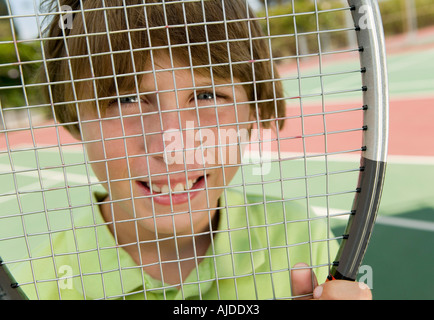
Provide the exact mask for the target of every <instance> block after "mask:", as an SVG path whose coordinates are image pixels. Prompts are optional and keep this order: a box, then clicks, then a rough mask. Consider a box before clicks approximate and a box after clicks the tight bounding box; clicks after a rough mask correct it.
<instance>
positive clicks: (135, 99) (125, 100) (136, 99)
mask: <svg viewBox="0 0 434 320" xmlns="http://www.w3.org/2000/svg"><path fill="white" fill-rule="evenodd" d="M139 101H140V99H139V97H137V96H131V97H123V98H119V102H120V103H121V104H129V103H139Z"/></svg>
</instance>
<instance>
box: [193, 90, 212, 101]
mask: <svg viewBox="0 0 434 320" xmlns="http://www.w3.org/2000/svg"><path fill="white" fill-rule="evenodd" d="M197 99H198V100H213V99H214V94H213V93H212V92H202V93H199V94H198V95H197Z"/></svg>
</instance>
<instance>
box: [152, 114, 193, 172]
mask: <svg viewBox="0 0 434 320" xmlns="http://www.w3.org/2000/svg"><path fill="white" fill-rule="evenodd" d="M195 124H196V121H195V116H194V115H192V114H191V113H189V112H188V111H185V110H184V111H181V109H170V110H168V109H163V108H162V112H161V113H160V114H159V117H158V120H156V121H155V123H152V124H150V125H151V126H152V127H153V130H151V131H152V132H149V130H146V139H145V143H146V151H147V153H148V154H151V156H152V157H154V158H156V159H158V160H160V161H164V162H165V163H166V164H168V165H173V164H184V163H185V161H186V160H185V159H190V158H192V155H191V154H193V153H194V150H193V149H194V147H195V143H196V142H195V139H194V137H195V135H194V131H195V129H194V128H195Z"/></svg>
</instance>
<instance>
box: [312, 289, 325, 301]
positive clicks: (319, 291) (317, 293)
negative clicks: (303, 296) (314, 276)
mask: <svg viewBox="0 0 434 320" xmlns="http://www.w3.org/2000/svg"><path fill="white" fill-rule="evenodd" d="M322 291H323V287H322V286H318V287H316V288H315V290H313V298H314V299H319V298H320V297H321V295H322Z"/></svg>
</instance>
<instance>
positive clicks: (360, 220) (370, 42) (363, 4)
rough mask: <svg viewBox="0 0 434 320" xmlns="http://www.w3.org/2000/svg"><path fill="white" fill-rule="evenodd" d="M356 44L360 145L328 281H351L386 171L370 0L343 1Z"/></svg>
mask: <svg viewBox="0 0 434 320" xmlns="http://www.w3.org/2000/svg"><path fill="white" fill-rule="evenodd" d="M348 4H349V5H350V6H351V12H352V16H353V20H354V22H355V27H356V32H357V40H358V45H359V48H360V50H359V51H360V64H361V70H362V85H363V87H362V88H363V104H364V111H363V112H364V116H363V122H364V123H363V128H364V131H363V144H362V145H363V147H362V157H361V161H360V174H359V181H358V185H357V189H356V190H357V193H356V196H355V198H354V202H353V206H352V210H351V216H350V217H349V221H348V224H347V227H346V230H345V232H344V235H343V239H342V243H341V246H340V248H339V251H338V253H337V256H336V259H335V261H334V262H333V265H332V268H331V270H330V275H329V280H330V279H344V280H353V281H354V280H356V277H357V273H358V269H359V267H360V265H361V263H362V260H363V257H364V255H365V252H366V249H367V246H368V243H369V240H370V237H371V233H372V229H373V227H374V223H375V220H376V217H377V212H378V208H379V205H380V199H381V193H382V189H383V182H384V177H385V172H386V160H387V148H388V130H389V128H388V127H389V124H388V119H389V93H388V77H387V62H386V50H385V41H384V32H383V25H382V21H381V15H380V9H379V6H378V3H377V1H375V0H348Z"/></svg>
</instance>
